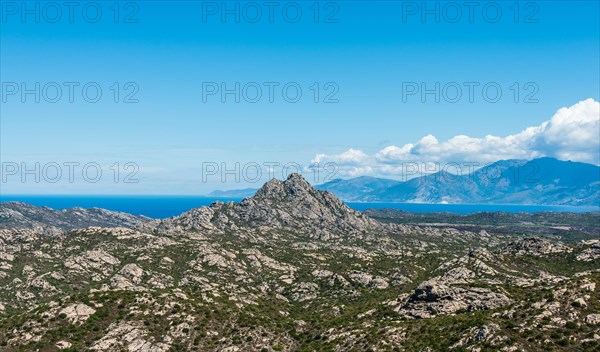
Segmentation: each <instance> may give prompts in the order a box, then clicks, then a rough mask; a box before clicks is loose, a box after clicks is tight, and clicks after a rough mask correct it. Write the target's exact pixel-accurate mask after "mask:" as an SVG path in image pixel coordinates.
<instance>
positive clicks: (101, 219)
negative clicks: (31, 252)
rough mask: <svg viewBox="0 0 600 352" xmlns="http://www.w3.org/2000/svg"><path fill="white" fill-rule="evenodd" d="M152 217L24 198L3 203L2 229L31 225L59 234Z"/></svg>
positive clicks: (130, 223) (126, 224) (0, 211)
mask: <svg viewBox="0 0 600 352" xmlns="http://www.w3.org/2000/svg"><path fill="white" fill-rule="evenodd" d="M149 220H150V218H147V217H145V216H138V215H131V214H127V213H121V212H116V211H110V210H106V209H98V208H92V209H85V208H71V209H64V210H54V209H50V208H48V207H36V206H33V205H29V204H25V203H21V202H2V203H0V229H31V230H34V231H35V232H39V233H44V234H59V233H62V232H64V231H67V230H73V229H77V228H82V227H88V226H100V227H119V226H123V227H134V226H137V225H140V224H142V223H144V222H147V221H149Z"/></svg>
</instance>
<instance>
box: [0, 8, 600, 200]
mask: <svg viewBox="0 0 600 352" xmlns="http://www.w3.org/2000/svg"><path fill="white" fill-rule="evenodd" d="M7 3H11V4H12V3H14V2H3V5H2V19H1V21H2V22H1V23H0V25H1V31H0V32H1V33H0V40H1V50H0V60H1V61H0V69H1V74H2V78H1V80H2V84H3V85H2V89H3V92H2V94H3V101H2V109H1V115H2V116H1V122H0V123H1V132H0V136H1V141H0V146H1V151H0V156H1V159H2V162H3V163H5V164H4V165H5V166H6V165H8V164H6V163H7V162H8V163H16V164H18V165H19V167H20V168H21V167H22V166H23V163H25V166H28V167H34V166H33V165H35V163H40V164H41V165H42V167H43V166H44V165H48V163H52V162H56V163H58V164H60V165H62V164H63V163H64V162H79V163H80V164H82V165H83V164H86V163H90V162H94V163H98V164H100V165H101V166H102V170H103V171H104V174H103V178H102V179H101V181H100V182H97V183H90V182H85V180H81V179H80V178H79V177H78V176H76V178H77V180H76V181H75V182H73V183H71V182H66V181H65V180H64V177H63V178H61V179H60V181H59V182H56V183H52V182H44V180H43V178H44V177H42V180H41V181H40V182H35V180H33V181H32V179H33V178H30V179H26V180H25V182H23V180H22V179H21V177H19V174H17V175H16V176H15V175H9V176H7V178H6V180H3V182H2V184H1V185H2V192H3V193H6V194H8V193H57V194H67V193H70V194H78V193H93V194H97V193H111V194H127V193H141V194H203V193H207V192H208V191H210V190H212V189H227V188H239V187H242V186H253V185H248V182H243V180H242V181H241V182H240V183H236V182H226V183H225V184H224V183H222V182H221V180H220V179H218V178H214V177H213V178H208V179H207V180H206V182H204V180H203V179H202V163H206V162H216V163H217V164H219V165H222V164H221V163H227V164H228V165H233V164H234V163H236V162H239V163H242V164H244V163H246V164H247V163H249V162H257V163H259V164H261V165H263V163H264V162H280V163H282V164H283V163H288V162H294V163H297V164H299V165H302V166H303V167H304V166H308V165H309V163H310V162H311V160H313V161H314V160H323V161H332V162H337V163H340V164H344V163H345V162H347V163H346V164H347V165H346V164H344V165H342V166H343V167H344V170H345V171H344V170H342V172H340V176H352V175H359V174H373V175H376V176H386V177H394V176H395V175H393V173H392V174H390V172H387V173H385V172H383V171H382V169H381V168H377V167H373V165H372V164H373V161H372V159H373V158H377V156H378V155H379V157H380V158H379V159H381V151H383V150H386V148H388V147H392V146H396V147H397V148H399V149H401V148H402V146H405V145H407V144H409V145H413V146H414V145H416V144H417V142H418V141H420V140H422V139H423V137H425V136H428V135H432V136H435V138H436V139H437V140H439V141H440V143H442V145H441V147H440V148H446V147H447V145H443V141H448V140H452V138H453V137H455V136H459V135H466V136H469V137H472V138H484V137H485V136H487V135H494V136H499V137H506V136H509V135H515V134H518V133H520V132H522V131H524V130H525V129H526V128H528V127H530V126H540V125H542V124H543V123H544V122H545V121H549V120H550V119H551V118H552V117H553V116H554V115H555V113H556V112H557V110H558V109H560V108H563V107H572V106H574V105H575V104H577V103H578V102H580V101H584V100H585V99H588V98H592V99H593V101H592V102H591V103H589V104H588V105H586V109H587V108H588V107H589V109H591V110H589V109H588V110H585V111H586V112H584V114H587V115H586V116H590V114H591V115H593V116H595V114H596V112H595V111H596V110H595V109H596V108H595V105H594V104H593V103H594V102H597V101H598V100H600V91H599V90H600V87H599V80H600V71H599V70H600V68H599V66H600V65H599V61H600V52H599V50H600V33H599V31H600V29H599V28H600V23H599V18H600V16H599V13H600V9H599V2H598V1H569V2H566V1H565V2H560V1H538V2H520V3H519V5H518V7H517V8H518V14H517V12H516V9H517V8H515V7H514V6H515V5H514V3H513V2H512V1H511V2H485V1H484V2H481V6H480V7H477V8H475V9H474V12H473V19H472V21H471V20H470V19H469V18H468V14H467V11H468V8H467V7H466V5H465V2H454V4H458V5H459V7H460V8H461V11H463V13H462V16H461V17H460V18H459V19H458V21H456V23H454V22H453V21H452V18H454V17H456V16H455V15H456V13H455V12H452V11H454V8H449V7H446V6H447V4H448V3H447V2H428V5H430V6H431V7H429V9H435V6H436V5H437V6H439V8H440V11H441V14H440V19H439V23H436V21H435V17H434V15H428V16H426V17H425V20H423V18H422V17H421V15H422V10H423V9H422V8H417V9H416V10H415V8H414V7H412V6H413V5H414V4H416V5H418V6H421V5H420V4H421V2H400V1H370V2H363V1H338V2H320V3H319V13H318V21H316V22H315V8H314V7H311V6H314V2H313V1H310V2H292V3H291V4H290V2H279V5H278V6H277V7H276V8H275V12H274V16H273V20H272V21H270V20H269V18H268V15H267V13H266V11H267V8H265V7H264V6H261V8H262V11H263V14H262V16H261V17H260V18H258V21H257V22H256V23H252V22H251V20H252V18H250V17H252V16H254V13H253V12H248V16H244V13H241V15H240V21H239V23H236V21H235V17H234V15H228V16H226V17H225V20H224V21H223V18H222V17H221V15H222V8H217V10H216V13H214V14H213V13H212V12H211V13H207V10H214V7H211V6H212V5H213V4H216V5H217V7H220V6H222V4H223V2H221V1H219V2H200V1H179V2H177V1H174V2H173V1H171V2H161V1H138V2H121V3H120V6H119V13H118V17H117V23H115V21H114V19H115V17H114V16H115V10H114V8H111V7H110V6H112V4H113V2H112V1H110V2H96V3H93V6H92V5H90V7H91V10H89V9H88V10H89V11H90V13H93V12H91V11H92V10H94V9H95V8H97V7H99V8H100V9H101V10H102V15H101V16H100V17H99V20H98V22H97V23H89V22H88V21H86V20H89V19H90V18H91V16H92V15H89V16H88V17H84V16H83V15H82V12H81V9H80V8H77V9H75V10H74V17H73V21H72V22H73V23H70V22H71V21H70V20H69V18H68V16H67V14H66V9H65V8H63V9H62V11H63V14H62V16H61V17H59V20H58V22H57V23H51V22H50V21H48V20H52V18H54V17H53V16H54V15H55V13H54V12H52V11H53V9H47V11H49V12H47V13H44V3H43V2H29V3H28V6H30V7H29V8H30V9H35V6H36V4H38V6H40V21H39V23H36V22H35V18H34V15H27V16H26V17H25V20H23V18H22V17H21V15H22V9H20V8H18V9H16V10H15V9H14V8H13V7H11V5H10V4H9V5H6V4H7ZM16 3H17V4H18V5H20V3H21V2H16ZM82 4H87V2H82ZM132 4H133V5H132ZM236 4H238V5H239V6H240V10H241V11H243V9H244V8H245V7H244V6H246V4H247V2H238V3H236V2H234V1H229V2H227V4H226V5H225V6H229V7H228V8H229V9H232V8H235V6H236ZM255 4H259V5H260V4H262V2H258V3H255ZM284 6H288V7H290V11H292V10H294V9H296V8H300V9H301V10H302V16H301V17H300V18H299V20H298V21H297V22H296V23H290V22H288V21H287V20H291V16H293V12H290V13H292V15H290V17H284V16H283V15H282V12H281V9H282V8H283V7H284ZM486 6H487V7H486ZM511 6H513V7H511ZM483 7H486V8H487V10H488V11H489V12H488V13H487V16H486V15H485V14H484V13H483V12H482V11H483V10H482V8H483ZM497 8H500V9H501V11H502V15H501V16H499V17H498V20H497V22H494V21H493V17H495V15H494V11H495V9H497ZM251 10H252V9H251V8H249V10H248V11H251ZM415 11H416V13H414V14H413V12H415ZM444 11H447V12H446V13H445V14H446V15H447V16H446V15H444ZM213 12H214V11H213ZM131 13H133V16H131V17H127V16H128V15H129V14H131ZM88 14H89V13H88ZM330 14H333V15H332V16H330V17H328V16H329V15H330ZM203 16H204V18H203ZM403 16H404V18H403ZM515 16H516V17H515ZM326 18H327V19H329V20H334V21H333V22H334V23H324V22H326ZM126 19H133V20H135V21H136V23H124V22H126ZM515 20H516V21H515ZM271 22H272V23H271ZM525 22H533V23H525ZM36 82H39V83H40V86H41V87H43V86H45V85H47V84H48V83H49V82H56V83H57V84H58V85H60V86H62V87H63V90H62V93H63V96H62V98H61V99H59V100H58V102H56V103H50V102H48V101H46V100H47V99H44V98H48V97H45V96H44V95H42V96H41V101H40V103H36V102H35V98H34V96H33V95H26V96H25V101H24V102H23V101H22V98H21V96H20V94H19V93H20V92H17V93H16V94H15V95H10V94H7V89H9V90H10V89H14V87H15V84H16V87H18V88H19V89H21V88H22V86H21V84H22V83H25V84H26V86H27V87H29V88H30V89H32V88H33V87H35V83H36ZM64 82H76V83H78V84H79V85H78V86H76V87H75V88H74V101H73V102H70V101H69V99H68V98H67V95H68V94H67V93H68V90H67V88H66V86H64ZM90 82H94V86H99V87H100V88H101V89H102V93H103V94H102V97H101V98H100V100H99V101H98V102H96V103H90V102H87V101H85V100H84V99H83V97H82V96H81V90H80V89H79V88H80V87H82V86H84V85H85V84H88V83H90ZM115 82H118V84H119V85H118V89H117V88H116V86H114V85H113V84H114V83H115ZM129 82H131V83H132V84H130V85H128V86H126V84H127V83H129ZM203 82H204V83H203ZM206 82H208V83H209V84H213V83H217V84H218V85H220V84H221V83H225V84H226V86H227V87H229V88H230V89H231V88H233V87H235V83H236V82H239V83H240V86H241V87H243V86H244V85H246V84H247V83H249V82H255V83H256V84H258V86H261V87H262V89H263V90H262V92H263V96H262V98H261V99H260V100H259V101H258V102H256V103H250V102H246V101H244V99H243V98H244V97H243V96H242V97H241V99H240V100H241V101H240V103H236V102H235V101H234V100H235V99H234V98H233V96H232V95H227V96H226V98H227V100H226V102H225V103H223V102H221V98H220V96H219V94H216V95H210V96H206V102H203V86H204V87H206V84H207V83H206ZM265 82H276V83H277V84H279V85H278V86H276V87H275V88H274V89H275V90H274V91H275V95H274V101H273V102H270V101H269V99H268V98H267V95H268V91H267V88H266V86H265V85H264V83H265ZM315 82H316V83H317V86H318V87H319V92H320V94H319V97H318V102H317V103H315V102H314V99H315V96H314V91H315V90H316V86H314V84H315ZM451 82H453V83H452V84H453V85H451V86H449V87H450V89H453V87H455V85H454V84H457V85H458V86H460V87H462V89H463V91H462V93H463V96H462V98H461V99H458V101H457V102H449V101H447V100H448V99H444V98H448V96H441V98H440V102H439V103H437V102H436V101H435V99H434V97H433V95H427V96H425V98H426V99H425V101H422V100H423V99H421V97H420V94H416V95H410V96H405V98H406V99H405V101H403V86H404V88H405V89H407V88H406V87H407V85H412V86H413V87H414V84H417V86H419V87H421V84H425V85H426V87H429V88H433V87H435V84H436V83H439V84H440V86H441V87H443V86H444V85H447V84H448V83H451ZM465 82H474V83H475V84H477V87H478V88H476V89H475V90H474V96H473V101H472V102H471V101H469V99H468V98H467V97H466V94H467V88H466V86H465V85H464V83H465ZM290 83H291V84H293V86H295V87H300V88H301V89H302V97H301V98H300V100H299V101H298V102H296V103H291V102H288V101H285V99H284V98H283V97H282V95H281V91H280V89H279V88H280V87H283V86H284V85H286V84H290ZM515 83H517V84H518V85H517V86H515V85H514V84H515ZM486 84H491V85H492V86H493V87H500V88H501V90H502V96H501V97H500V98H499V100H498V101H497V102H490V100H492V99H489V97H488V99H487V100H486V99H485V98H484V97H483V96H482V93H481V90H480V89H479V88H480V87H482V86H484V85H486ZM111 87H112V89H111ZM252 87H255V86H254V85H253V86H251V87H250V88H249V89H253V88H252ZM311 87H312V89H311ZM52 89H53V88H52V87H50V88H49V90H48V91H47V93H48V94H49V95H52V96H53V94H51V93H52ZM136 89H137V93H136V94H135V95H133V96H132V97H131V99H137V100H138V102H137V103H124V102H123V100H124V99H125V98H126V95H127V94H128V93H131V92H133V91H134V90H136ZM115 90H116V91H119V93H120V94H119V97H118V101H119V102H118V103H115V102H114V99H115V96H114V92H115ZM334 90H335V91H336V94H335V95H334V96H333V97H332V99H337V100H338V102H337V103H324V102H323V100H324V99H325V96H326V95H327V93H331V92H333V91H334ZM515 91H518V92H519V96H518V97H517V98H516V97H515V95H514V94H515ZM248 92H250V93H252V92H253V91H251V90H249V91H248ZM449 92H452V91H449ZM250 93H248V94H249V95H253V94H250ZM530 93H531V94H533V93H534V94H533V95H531V96H529V99H527V95H528V94H530ZM448 94H450V93H448ZM450 95H454V94H453V93H452V94H450ZM515 98H516V99H517V102H515ZM50 100H51V99H50ZM450 100H451V97H450ZM526 100H528V101H529V102H526ZM575 110H577V109H575ZM577 111H579V110H577ZM588 123H590V122H589V119H588ZM554 125H557V124H556V123H555V124H554ZM591 126H592V128H597V126H598V124H597V123H596V122H595V118H594V119H593V120H592V121H591ZM557 128H558V127H557ZM588 130H589V129H588ZM592 132H594V130H593V129H592ZM557 133H558V132H556V131H554V134H555V135H556V134H557ZM558 134H560V133H558ZM576 135H577V134H576V133H573V134H571V136H572V138H577V137H575V136H576ZM588 138H589V136H588ZM593 138H595V137H593ZM556 143H557V145H558V144H561V145H564V144H570V140H568V139H567V140H560V141H558V142H556ZM487 147H489V146H488V145H487V144H486V146H485V148H487ZM515 148H519V146H518V145H517V146H516V147H515ZM577 148H578V149H577V151H573V150H567V151H565V150H561V151H554V150H552V151H548V150H549V149H545V150H537V149H536V150H534V151H533V152H532V153H528V154H527V155H529V156H536V155H538V154H539V155H543V154H550V155H551V156H557V157H560V156H565V158H572V159H578V158H579V159H581V161H586V162H593V163H598V162H597V160H596V159H597V153H596V154H594V153H595V152H594V151H593V150H592V151H591V152H589V153H588V152H587V151H586V150H585V148H592V149H593V148H597V143H596V140H595V139H594V140H591V141H588V143H586V144H583V145H581V146H578V147H577ZM387 150H388V151H389V150H390V149H387ZM582 150H583V151H582ZM348 151H354V152H350V154H344V153H348ZM357 151H359V152H360V153H362V154H357ZM415 151H416V149H415ZM353 153H354V154H353ZM511 153H512V152H507V153H505V154H502V153H501V154H500V155H502V156H503V157H504V156H507V157H511V156H512V155H513V154H515V153H513V154H511ZM540 153H541V154H540ZM553 153H554V154H553ZM590 153H591V154H590ZM479 154H481V153H479ZM516 154H519V155H516ZM516 154H515V156H521V155H520V153H516ZM357 155H358V157H357V158H355V156H357ZM411 155H412V154H411ZM490 155H492V156H495V155H499V154H498V153H490ZM427 157H428V158H429V159H431V156H430V155H428V156H427ZM456 157H457V156H456V154H451V155H448V156H446V158H445V159H443V160H441V161H449V160H452V159H453V158H456ZM468 157H469V155H464V153H463V154H461V156H460V158H461V161H464V160H466V159H468ZM409 158H416V159H418V157H415V156H414V155H412V156H409ZM367 159H368V160H367ZM392 159H393V158H392ZM429 159H428V160H423V161H431V160H429ZM390 160H391V159H386V160H384V161H383V162H382V161H381V160H379V161H378V162H379V163H384V164H389V163H388V162H389V161H390ZM478 161H482V162H483V161H487V160H478ZM127 162H133V163H135V164H136V165H137V166H139V171H138V172H137V173H136V179H138V180H139V182H138V183H134V184H132V183H123V182H114V180H113V178H112V176H114V175H113V171H111V170H110V169H109V166H110V165H113V164H114V163H119V168H122V165H124V164H125V163H127ZM11 165H14V164H11ZM7 167H8V166H7ZM353 170H354V172H353ZM4 171H6V170H5V169H4ZM20 171H22V170H20ZM62 171H63V173H64V169H63V170H62ZM126 171H128V170H122V173H121V174H119V181H121V180H120V179H121V178H122V177H123V173H126ZM5 176H6V175H5ZM63 176H64V175H63ZM242 179H243V177H242ZM311 181H312V180H311ZM254 186H256V185H254Z"/></svg>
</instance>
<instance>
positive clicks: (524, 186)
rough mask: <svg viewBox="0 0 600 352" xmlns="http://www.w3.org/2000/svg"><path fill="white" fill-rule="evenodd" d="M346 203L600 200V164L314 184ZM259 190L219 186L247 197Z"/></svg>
mask: <svg viewBox="0 0 600 352" xmlns="http://www.w3.org/2000/svg"><path fill="white" fill-rule="evenodd" d="M315 188H316V189H319V190H325V191H329V192H331V193H333V194H334V195H335V196H336V197H338V198H340V199H341V200H343V201H345V202H373V203H378V202H380V203H386V202H389V203H433V204H438V203H454V204H461V203H462V204H522V205H573V206H594V205H595V206H597V205H600V167H599V166H595V165H591V164H585V163H578V162H571V161H561V160H557V159H554V158H539V159H534V160H531V161H527V160H501V161H498V162H495V163H493V164H491V165H488V166H486V167H483V168H480V169H478V170H475V171H474V172H473V173H471V174H469V175H462V176H457V175H454V174H452V173H449V172H443V171H440V172H437V173H433V174H430V175H426V176H422V177H417V178H413V179H410V180H408V181H404V182H403V181H397V180H391V179H385V178H378V177H370V176H360V177H356V178H351V179H335V180H332V181H329V182H326V183H323V184H320V185H316V186H315ZM256 191H257V189H253V188H246V189H239V190H228V191H214V192H212V193H210V194H209V196H211V197H224V198H228V197H229V198H245V197H250V196H252V194H254V192H256Z"/></svg>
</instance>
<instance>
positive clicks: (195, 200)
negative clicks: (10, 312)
mask: <svg viewBox="0 0 600 352" xmlns="http://www.w3.org/2000/svg"><path fill="white" fill-rule="evenodd" d="M218 200H220V201H223V202H227V201H234V202H238V201H240V200H241V198H211V197H199V196H129V195H128V196H95V195H94V196H87V195H86V196H71V195H69V196H63V195H42V196H41V195H2V196H0V201H1V202H7V201H19V202H24V203H29V204H33V205H37V206H47V207H50V208H53V209H65V208H72V207H83V208H94V207H95V208H104V209H109V210H115V211H122V212H126V213H131V214H136V215H145V216H148V217H151V218H168V217H171V216H175V215H179V214H181V213H183V212H185V211H187V210H190V209H192V208H197V207H200V206H204V205H210V204H211V203H213V202H215V201H218ZM347 204H348V205H349V206H350V207H351V208H354V209H356V210H365V209H369V208H375V209H382V208H394V209H398V210H404V211H409V212H413V213H435V212H450V213H457V214H472V213H477V212H483V211H486V212H495V211H499V212H507V213H520V212H526V213H534V212H541V211H555V212H587V211H600V207H597V206H581V207H574V206H543V205H500V204H414V203H347Z"/></svg>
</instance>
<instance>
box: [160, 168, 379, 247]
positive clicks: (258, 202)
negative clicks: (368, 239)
mask: <svg viewBox="0 0 600 352" xmlns="http://www.w3.org/2000/svg"><path fill="white" fill-rule="evenodd" d="M382 226H383V225H381V224H380V223H378V222H376V221H374V220H372V219H370V218H369V217H368V216H366V215H363V214H361V213H360V212H358V211H356V210H353V209H350V208H349V207H348V206H347V205H345V204H344V203H343V202H342V201H340V200H339V199H338V198H336V197H335V196H334V195H333V194H331V193H330V192H327V191H319V190H316V189H315V188H314V187H312V186H311V185H310V184H309V183H308V182H307V181H306V180H305V179H304V178H303V177H302V176H300V175H299V174H296V173H293V174H291V175H290V176H289V177H288V178H287V179H286V180H285V181H280V180H277V179H272V180H271V181H269V182H267V183H265V184H264V185H263V187H262V188H260V189H259V190H258V191H257V192H256V194H255V195H254V196H252V197H250V198H246V199H244V200H242V201H241V202H239V203H233V202H228V203H222V202H216V203H213V204H212V205H211V206H209V207H201V208H197V209H192V210H191V211H188V212H186V213H183V214H181V215H180V216H177V217H174V218H170V219H166V220H163V221H160V222H159V223H158V224H156V229H157V230H158V231H159V232H168V231H173V230H207V231H218V232H236V231H240V232H243V231H244V229H254V230H256V229H258V230H261V229H263V230H265V231H273V230H275V231H281V232H286V233H296V234H304V235H309V236H310V237H319V238H324V239H327V238H331V237H336V236H339V235H352V234H365V233H368V232H370V231H375V230H380V229H381V228H382Z"/></svg>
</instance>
